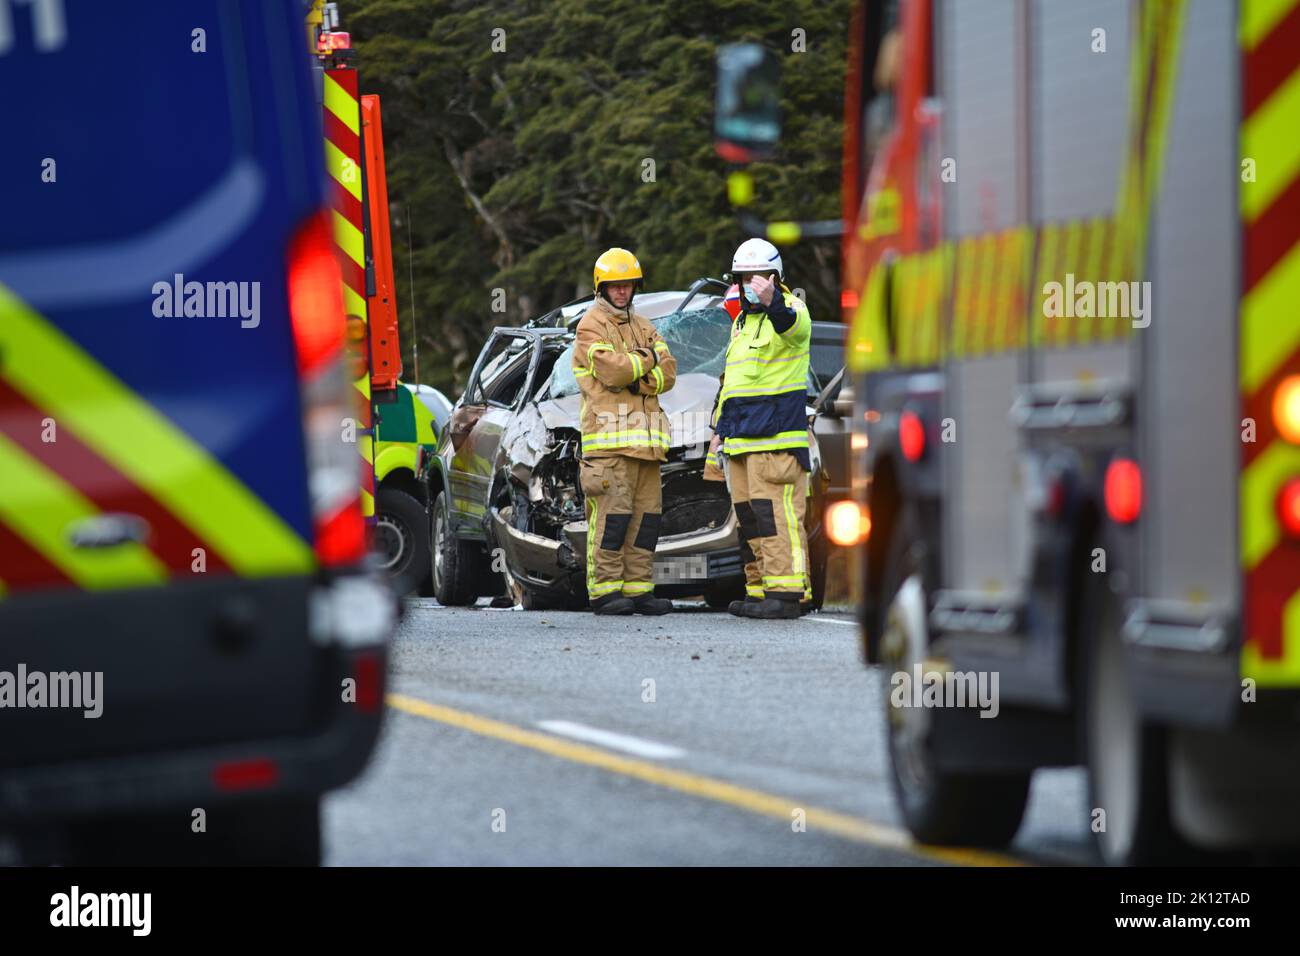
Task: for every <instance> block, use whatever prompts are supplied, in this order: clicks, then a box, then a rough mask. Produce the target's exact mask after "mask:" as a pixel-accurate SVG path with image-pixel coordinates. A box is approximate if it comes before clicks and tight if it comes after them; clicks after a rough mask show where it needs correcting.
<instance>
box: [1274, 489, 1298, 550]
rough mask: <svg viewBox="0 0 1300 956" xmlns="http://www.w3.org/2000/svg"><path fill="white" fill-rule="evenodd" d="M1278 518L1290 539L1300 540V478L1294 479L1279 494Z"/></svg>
mask: <svg viewBox="0 0 1300 956" xmlns="http://www.w3.org/2000/svg"><path fill="white" fill-rule="evenodd" d="M1277 516H1278V520H1280V521H1281V522H1282V530H1283V531H1285V532H1286V533H1287V535H1288V536H1289V537H1292V538H1300V478H1292V479H1290V480H1289V481H1287V482H1286V484H1284V485H1283V486H1282V489H1281V490H1280V491H1279V492H1278V493H1277Z"/></svg>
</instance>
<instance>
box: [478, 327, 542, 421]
mask: <svg viewBox="0 0 1300 956" xmlns="http://www.w3.org/2000/svg"><path fill="white" fill-rule="evenodd" d="M489 349H490V352H489V354H488V356H487V358H486V360H485V361H484V363H483V367H482V369H481V370H480V371H479V373H478V378H477V379H476V380H475V381H474V382H473V383H472V384H471V386H470V389H469V398H468V399H467V401H468V402H469V404H471V405H483V404H485V403H487V402H489V401H492V402H500V403H501V404H503V405H511V404H514V400H515V398H516V397H517V396H518V394H519V390H520V389H521V388H523V384H524V379H525V378H526V377H527V372H528V358H527V355H526V353H527V351H528V340H527V339H525V338H521V337H519V336H513V335H503V336H500V337H499V338H497V339H496V340H495V341H493V342H492V344H491V345H490V346H489Z"/></svg>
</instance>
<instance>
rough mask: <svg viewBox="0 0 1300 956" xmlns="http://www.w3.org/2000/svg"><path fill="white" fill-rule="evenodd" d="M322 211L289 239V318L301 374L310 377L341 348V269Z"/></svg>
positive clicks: (342, 327)
mask: <svg viewBox="0 0 1300 956" xmlns="http://www.w3.org/2000/svg"><path fill="white" fill-rule="evenodd" d="M327 215H328V214H327V213H323V212H322V213H318V214H317V215H314V216H312V217H311V218H310V219H308V220H307V221H306V222H305V223H303V225H302V226H301V227H300V228H299V229H298V231H297V233H295V234H294V237H293V239H291V240H290V242H289V262H288V270H289V283H288V284H289V319H290V321H291V323H292V325H293V341H294V345H295V346H296V347H297V350H298V374H299V375H300V376H301V377H302V378H310V377H311V376H313V375H315V374H316V372H317V371H318V370H319V369H320V367H321V366H322V365H324V364H325V363H326V362H328V361H329V360H330V359H332V358H334V357H335V356H336V355H337V354H338V353H339V351H340V350H341V349H342V348H343V335H344V322H343V273H342V272H341V271H340V269H339V263H338V260H337V259H335V258H334V243H333V241H332V240H331V238H330V231H329V219H328V218H327Z"/></svg>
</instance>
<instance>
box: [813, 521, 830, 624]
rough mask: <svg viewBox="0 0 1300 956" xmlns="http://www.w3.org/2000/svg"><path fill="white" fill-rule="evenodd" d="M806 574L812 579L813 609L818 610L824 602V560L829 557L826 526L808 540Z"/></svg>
mask: <svg viewBox="0 0 1300 956" xmlns="http://www.w3.org/2000/svg"><path fill="white" fill-rule="evenodd" d="M808 551H809V555H808V574H809V577H810V578H811V579H812V602H811V604H810V605H809V606H810V607H811V608H812V609H813V610H814V611H820V610H821V609H822V605H823V604H824V603H826V562H827V561H828V560H829V559H830V545H829V544H828V543H827V540H826V528H825V527H823V528H822V529H821V533H820V534H818V535H817V537H816V538H815V539H813V540H812V541H809V542H808Z"/></svg>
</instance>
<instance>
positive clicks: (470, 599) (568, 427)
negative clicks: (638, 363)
mask: <svg viewBox="0 0 1300 956" xmlns="http://www.w3.org/2000/svg"><path fill="white" fill-rule="evenodd" d="M705 290H709V291H705ZM724 290H725V286H724V285H723V284H722V283H720V282H717V280H701V281H699V282H697V283H695V285H694V286H693V287H692V289H691V291H688V292H656V293H644V294H641V295H638V296H637V297H636V309H637V311H638V312H640V313H641V314H642V315H644V316H646V317H647V318H649V319H650V320H651V321H653V322H654V323H655V325H656V327H657V328H658V329H659V332H660V334H661V335H662V336H663V338H664V340H665V341H666V342H667V343H668V347H669V348H670V349H671V350H672V353H673V356H674V357H675V358H676V359H677V384H676V386H675V387H674V388H673V389H672V390H671V391H669V392H667V393H666V394H664V395H663V396H661V398H660V405H661V407H662V408H663V410H664V411H665V412H666V413H667V414H668V416H669V419H670V422H671V431H672V434H671V447H670V449H669V452H668V460H667V461H666V462H665V463H664V464H663V465H662V466H661V468H660V471H661V474H662V476H663V524H662V526H661V532H660V537H659V543H658V546H657V547H656V549H655V562H654V581H655V593H656V594H657V595H658V596H659V597H667V598H688V597H697V596H702V597H704V599H705V600H706V601H707V602H708V603H709V604H710V605H711V606H714V607H725V606H726V604H727V603H728V602H729V601H732V600H735V599H737V598H741V597H744V593H745V588H744V584H745V580H744V567H743V565H742V563H741V559H740V546H739V539H738V537H737V524H736V515H735V512H734V511H733V510H732V507H731V500H730V497H729V496H728V493H727V489H726V486H725V484H724V483H722V482H719V481H705V480H704V476H703V473H704V462H705V457H706V455H707V453H708V446H709V440H710V438H711V437H712V431H711V428H710V418H711V414H712V409H713V400H714V397H715V396H716V395H717V392H718V381H719V376H720V375H721V373H722V370H723V367H724V364H725V360H726V350H727V343H728V341H729V339H730V334H731V317H730V316H729V315H728V314H727V312H726V310H725V309H724V308H723V307H722V298H721V294H720V293H721V292H722V291H724ZM590 301H591V300H590V297H588V298H587V299H584V300H580V301H577V302H573V303H569V304H568V305H566V306H563V307H561V308H560V309H556V310H554V311H553V312H551V313H548V314H547V315H545V316H543V317H541V318H540V319H536V320H534V321H533V322H531V323H529V325H527V326H525V327H523V328H499V329H496V330H494V331H493V333H492V335H491V337H490V338H489V339H488V342H487V344H486V345H485V346H484V347H483V351H482V352H481V353H480V354H479V357H478V359H477V361H476V362H475V364H474V368H473V370H472V371H471V373H470V378H469V385H468V387H467V388H466V390H465V393H464V394H463V395H462V396H461V397H460V400H459V401H457V402H456V404H455V406H454V407H453V409H452V413H451V419H450V422H449V423H448V426H447V428H446V429H445V430H444V432H443V434H442V435H441V437H440V440H439V444H438V451H437V454H436V456H429V457H428V458H427V459H426V460H425V461H424V462H423V463H422V469H421V470H422V479H423V480H424V481H425V482H426V483H427V491H428V498H427V500H428V502H429V533H430V547H431V549H432V552H433V561H432V583H433V589H434V592H435V595H436V596H437V598H438V601H439V602H440V603H442V604H446V605H466V604H472V603H474V601H475V600H476V599H478V598H479V597H483V596H489V595H500V594H512V595H513V596H514V597H516V599H517V600H519V601H520V602H521V603H522V604H523V606H524V607H525V608H528V609H547V608H570V609H580V608H583V607H586V606H587V591H586V567H585V557H586V551H587V549H586V535H587V522H586V511H585V506H584V501H583V496H582V490H581V488H580V486H579V482H578V462H579V460H580V455H581V451H582V440H581V435H580V432H579V418H578V406H579V401H580V396H579V390H578V383H577V380H576V379H575V378H574V375H573V369H572V361H573V339H574V332H573V327H574V326H576V324H577V320H578V319H579V318H580V317H581V316H582V314H583V312H585V311H586V309H587V307H588V306H589V304H590ZM819 391H820V385H819V384H818V382H817V379H816V377H815V376H814V375H813V374H812V373H811V372H810V373H809V383H808V395H809V401H810V402H815V401H816V399H817V397H818V393H819ZM809 417H810V420H811V419H812V417H813V409H812V408H809ZM810 453H811V462H812V466H813V472H812V476H813V480H812V481H811V482H810V488H811V489H812V490H811V495H810V497H811V500H810V501H809V503H808V508H807V519H806V521H807V526H808V541H809V553H810V557H811V559H812V560H811V562H810V563H811V571H812V586H813V605H814V606H816V607H820V605H821V601H822V596H823V594H824V587H825V573H826V554H827V544H826V540H825V534H824V532H823V529H822V526H821V516H822V500H823V497H824V494H825V490H826V486H827V478H826V474H825V471H824V469H823V467H822V461H821V455H820V452H819V449H818V446H817V442H816V440H815V438H814V440H813V442H812V448H811V449H810Z"/></svg>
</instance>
